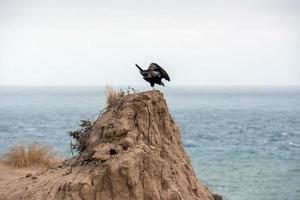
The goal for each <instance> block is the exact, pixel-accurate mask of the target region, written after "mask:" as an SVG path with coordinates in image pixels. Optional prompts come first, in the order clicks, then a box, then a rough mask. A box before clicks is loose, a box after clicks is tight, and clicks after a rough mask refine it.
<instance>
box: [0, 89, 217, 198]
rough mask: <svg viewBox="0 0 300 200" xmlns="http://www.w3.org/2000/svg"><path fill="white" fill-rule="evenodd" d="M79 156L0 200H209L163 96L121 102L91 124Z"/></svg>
mask: <svg viewBox="0 0 300 200" xmlns="http://www.w3.org/2000/svg"><path fill="white" fill-rule="evenodd" d="M81 143H82V145H83V148H82V152H81V153H80V155H78V156H76V157H74V158H72V159H69V160H66V161H64V162H63V163H61V164H60V165H59V166H56V167H52V168H50V169H48V170H46V171H44V172H41V173H39V174H36V175H33V176H28V177H23V178H20V179H19V180H16V181H15V182H12V183H10V184H8V185H7V190H6V191H7V192H6V193H5V194H2V195H0V196H1V197H2V198H3V199H9V200H11V199H36V200H40V199H59V200H69V199H70V200H71V199H87V200H89V199H93V200H94V199H95V200H96V199H99V200H110V199H113V200H159V199H161V200H196V199H197V200H212V199H213V197H212V195H211V193H210V192H209V190H208V189H207V188H206V187H205V186H203V185H202V184H201V183H200V182H199V181H198V180H197V178H196V176H195V173H194V171H193V168H192V165H191V161H190V160H189V158H188V156H187V154H186V153H185V151H184V148H183V145H182V142H181V136H180V131H179V128H178V127H177V125H176V123H175V122H174V120H173V119H172V117H171V116H170V113H169V110H168V107H167V104H166V101H165V100H164V97H163V94H162V93H161V92H159V91H148V92H141V93H137V94H129V95H126V96H124V97H122V98H121V99H120V100H118V101H117V102H116V103H115V104H114V105H112V106H111V107H109V108H107V109H106V111H105V112H104V113H103V114H102V115H100V116H99V118H98V119H97V120H96V121H95V123H94V125H93V127H92V129H91V130H90V131H89V132H88V133H86V135H84V138H83V140H82V141H81ZM0 199H1V198H0Z"/></svg>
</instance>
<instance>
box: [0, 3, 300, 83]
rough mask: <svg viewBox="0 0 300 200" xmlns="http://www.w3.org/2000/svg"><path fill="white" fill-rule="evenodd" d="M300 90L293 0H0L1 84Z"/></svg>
mask: <svg viewBox="0 0 300 200" xmlns="http://www.w3.org/2000/svg"><path fill="white" fill-rule="evenodd" d="M151 62H157V63H158V64H160V65H161V66H162V67H164V68H165V69H166V70H167V72H168V73H169V75H170V77H171V82H170V83H169V84H167V85H172V86H176V85H199V86H207V85H239V86H242V85H247V86H248V85H300V1H299V0H239V1H237V0H226V1H221V0H209V1H207V0H195V1H188V0H186V1H183V0H181V1H176V0H164V1H162V0H151V1H145V0H130V1H129V0H128V1H124V0H123V1H112V0H80V1H79V0H57V1H55V0H36V1H33V0H26V1H24V0H19V1H16V0H0V85H105V84H111V85H129V84H130V85H147V83H146V82H144V81H143V80H142V78H141V76H140V74H139V73H138V70H137V69H136V68H135V66H134V63H138V64H139V65H140V66H143V67H148V65H149V64H150V63H151Z"/></svg>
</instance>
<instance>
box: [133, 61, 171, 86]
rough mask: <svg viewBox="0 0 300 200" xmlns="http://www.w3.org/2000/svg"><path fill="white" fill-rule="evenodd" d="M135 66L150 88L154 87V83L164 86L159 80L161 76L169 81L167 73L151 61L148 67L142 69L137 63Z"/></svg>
mask: <svg viewBox="0 0 300 200" xmlns="http://www.w3.org/2000/svg"><path fill="white" fill-rule="evenodd" d="M135 66H136V67H137V68H138V69H139V70H140V73H141V74H142V76H143V79H144V80H145V81H147V82H149V83H150V85H151V87H152V89H155V88H154V84H158V85H162V86H165V85H164V83H163V82H162V81H161V79H163V78H164V79H166V80H167V81H170V78H169V75H168V73H167V72H166V71H165V70H164V69H163V68H162V67H161V66H159V65H158V64H156V63H151V64H150V66H149V67H148V69H142V68H141V67H140V66H138V65H137V64H135Z"/></svg>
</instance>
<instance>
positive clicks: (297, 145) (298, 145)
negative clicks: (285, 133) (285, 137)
mask: <svg viewBox="0 0 300 200" xmlns="http://www.w3.org/2000/svg"><path fill="white" fill-rule="evenodd" d="M289 145H291V146H294V147H300V144H296V143H293V142H289Z"/></svg>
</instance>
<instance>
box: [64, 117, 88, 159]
mask: <svg viewBox="0 0 300 200" xmlns="http://www.w3.org/2000/svg"><path fill="white" fill-rule="evenodd" d="M79 126H80V129H78V130H76V131H70V132H69V135H70V136H71V137H73V139H74V140H75V143H74V144H73V143H71V148H72V150H75V151H76V152H78V153H80V152H82V151H83V150H84V149H85V148H86V144H85V141H86V140H85V137H86V136H87V133H88V132H89V131H90V130H92V127H93V122H92V121H90V120H81V121H80V124H79Z"/></svg>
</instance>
